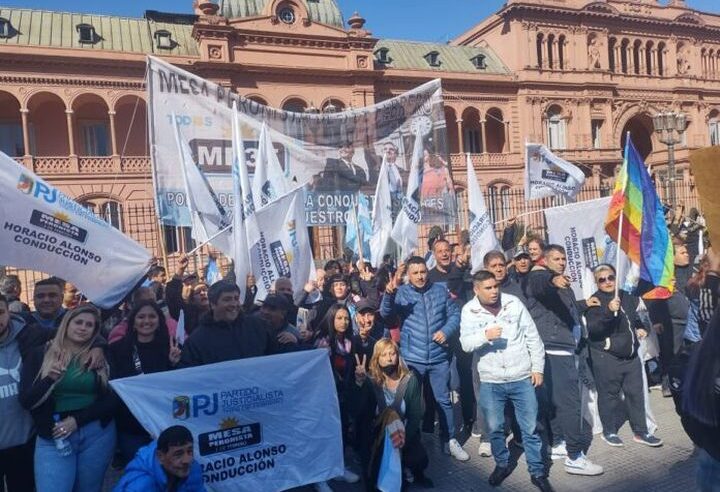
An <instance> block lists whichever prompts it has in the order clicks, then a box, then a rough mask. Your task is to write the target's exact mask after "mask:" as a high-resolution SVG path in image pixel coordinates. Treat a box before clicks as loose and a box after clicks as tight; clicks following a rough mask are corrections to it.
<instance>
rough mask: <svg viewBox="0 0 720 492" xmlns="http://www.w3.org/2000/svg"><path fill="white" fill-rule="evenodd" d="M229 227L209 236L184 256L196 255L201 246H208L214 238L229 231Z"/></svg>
mask: <svg viewBox="0 0 720 492" xmlns="http://www.w3.org/2000/svg"><path fill="white" fill-rule="evenodd" d="M231 227H232V224H230V225H228V226H226V227H225V228H224V229H220V230H219V231H217V232H216V233H215V234H213V235H212V236H210V237H209V238H207V240H206V241H203V242H202V243H200V244H198V245H197V246H195V247H194V248H193V249H192V250H190V251H188V252H187V253H185V254H186V255H187V256H191V255H194V254H195V253H197V252H198V251H199V250H200V249H201V248H202V247H203V246H205V245H206V244H210V241H212V240H213V239H215V238H216V237H218V236H219V235H220V234H222V233H224V232H227V231H229V230H230V228H231Z"/></svg>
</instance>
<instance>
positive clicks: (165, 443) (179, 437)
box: [157, 425, 193, 453]
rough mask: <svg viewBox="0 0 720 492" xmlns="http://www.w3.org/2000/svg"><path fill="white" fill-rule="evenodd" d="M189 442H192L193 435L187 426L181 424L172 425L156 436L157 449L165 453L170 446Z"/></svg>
mask: <svg viewBox="0 0 720 492" xmlns="http://www.w3.org/2000/svg"><path fill="white" fill-rule="evenodd" d="M189 442H190V443H191V442H193V436H192V433H191V432H190V431H189V430H188V428H187V427H184V426H182V425H173V426H172V427H168V428H167V429H165V430H164V431H162V432H161V433H160V435H159V436H158V438H157V449H158V451H162V452H163V453H167V452H168V450H169V449H170V446H184V445H185V444H187V443H189Z"/></svg>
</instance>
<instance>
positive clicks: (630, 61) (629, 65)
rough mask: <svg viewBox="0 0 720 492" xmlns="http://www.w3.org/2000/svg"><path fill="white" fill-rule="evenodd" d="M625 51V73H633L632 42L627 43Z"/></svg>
mask: <svg viewBox="0 0 720 492" xmlns="http://www.w3.org/2000/svg"><path fill="white" fill-rule="evenodd" d="M625 52H626V53H627V55H626V56H627V73H628V74H631V73H635V57H634V56H633V46H632V44H630V43H628V45H627V48H626V50H625Z"/></svg>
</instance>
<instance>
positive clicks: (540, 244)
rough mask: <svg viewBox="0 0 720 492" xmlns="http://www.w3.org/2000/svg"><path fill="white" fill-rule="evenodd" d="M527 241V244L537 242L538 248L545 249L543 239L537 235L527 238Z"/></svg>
mask: <svg viewBox="0 0 720 492" xmlns="http://www.w3.org/2000/svg"><path fill="white" fill-rule="evenodd" d="M527 243H528V244H530V243H538V246H540V249H542V250H543V251H544V250H545V241H543V240H542V239H541V238H539V237H531V238H530V239H529V240H528V242H527Z"/></svg>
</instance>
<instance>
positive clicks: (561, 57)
mask: <svg viewBox="0 0 720 492" xmlns="http://www.w3.org/2000/svg"><path fill="white" fill-rule="evenodd" d="M557 44H558V47H557V51H558V63H557V64H558V68H559V69H560V70H565V68H567V67H565V36H560V37H559V38H558V40H557Z"/></svg>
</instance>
